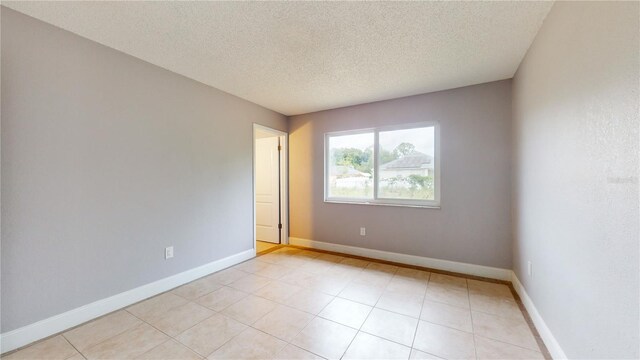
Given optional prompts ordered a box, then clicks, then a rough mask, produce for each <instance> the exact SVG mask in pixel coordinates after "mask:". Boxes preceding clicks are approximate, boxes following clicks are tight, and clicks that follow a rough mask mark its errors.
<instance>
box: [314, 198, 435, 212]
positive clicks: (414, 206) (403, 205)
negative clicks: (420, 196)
mask: <svg viewBox="0 0 640 360" xmlns="http://www.w3.org/2000/svg"><path fill="white" fill-rule="evenodd" d="M324 202H325V203H328V204H349V205H373V206H391V207H407V208H418V209H436V210H439V209H440V205H426V204H424V205H421V204H399V203H384V202H370V201H347V200H335V199H325V200H324Z"/></svg>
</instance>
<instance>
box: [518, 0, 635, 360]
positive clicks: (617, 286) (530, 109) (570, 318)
mask: <svg viewBox="0 0 640 360" xmlns="http://www.w3.org/2000/svg"><path fill="white" fill-rule="evenodd" d="M638 6H639V4H638V2H627V3H622V2H604V3H595V2H594V3H583V2H579V3H565V2H557V3H556V4H555V5H554V7H553V8H552V10H551V12H550V13H549V15H548V17H547V19H546V20H545V23H544V25H543V26H542V29H541V30H540V32H539V33H538V35H537V38H536V40H535V42H534V43H533V45H532V46H531V48H530V49H529V52H528V54H527V55H526V57H525V60H524V62H523V63H522V64H521V65H520V68H519V70H518V72H517V73H516V76H515V79H514V82H513V92H514V100H513V114H514V145H515V146H514V154H515V155H514V166H515V169H514V173H515V176H514V195H513V200H514V225H515V226H514V231H515V233H514V238H515V243H514V267H515V272H516V274H517V276H518V278H519V279H520V280H521V281H522V282H523V284H524V287H525V288H526V291H527V292H528V294H529V295H530V297H531V298H532V300H533V302H534V303H535V305H536V307H537V309H538V311H539V312H540V314H541V315H542V317H543V318H544V320H545V322H546V323H547V325H548V326H549V328H550V329H551V331H552V332H553V334H554V335H555V337H556V339H557V340H558V341H559V343H560V345H561V347H562V348H563V349H564V351H565V352H566V355H567V356H569V357H570V358H574V359H579V358H582V359H583V358H638V357H639V356H640V354H639V353H638V347H639V346H640V344H638V338H639V335H640V334H639V330H638V318H639V314H638V304H639V299H638V293H639V289H638V281H639V279H638V273H639V269H638V261H639V258H638V252H639V249H638V241H639V239H638V232H639V230H640V229H639V226H638V219H639V216H640V215H639V213H638V171H639V168H638V152H639V149H638V142H639V138H638V127H639V125H640V123H639V121H638V111H639V109H638V90H639V89H638V79H639V76H640V74H639V73H638V71H639V70H638V69H639V66H640V63H639V60H638V53H639V48H638V46H639V40H640V39H639V38H638V33H639V30H640V29H639V24H638V14H639V10H640V9H639V8H638ZM527 261H531V262H532V265H533V266H532V270H533V271H532V276H531V277H529V276H528V275H527V270H526V268H527Z"/></svg>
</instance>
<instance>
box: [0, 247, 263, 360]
mask: <svg viewBox="0 0 640 360" xmlns="http://www.w3.org/2000/svg"><path fill="white" fill-rule="evenodd" d="M255 256H256V252H255V249H250V250H247V251H243V252H241V253H238V254H235V255H231V256H229V257H226V258H224V259H220V260H216V261H213V262H210V263H208V264H205V265H202V266H199V267H197V268H194V269H191V270H187V271H184V272H181V273H179V274H176V275H173V276H169V277H167V278H164V279H161V280H158V281H155V282H152V283H150V284H147V285H143V286H140V287H137V288H135V289H131V290H129V291H125V292H123V293H120V294H117V295H114V296H111V297H108V298H106V299H102V300H98V301H96V302H92V303H90V304H87V305H84V306H81V307H79V308H75V309H73V310H70V311H67V312H65V313H62V314H58V315H55V316H52V317H50V318H47V319H44V320H41V321H38V322H36V323H33V324H30V325H27V326H23V327H21V328H18V329H15V330H12V331H9V332H7V333H4V334H0V353H5V352H7V351H11V350H14V349H17V348H19V347H22V346H25V345H27V344H30V343H32V342H34V341H37V340H40V339H44V338H46V337H47V336H51V335H53V334H56V333H59V332H62V331H64V330H66V329H69V328H72V327H74V326H77V325H80V324H82V323H84V322H87V321H89V320H92V319H95V318H97V317H100V316H102V315H105V314H108V313H110V312H113V311H115V310H118V309H121V308H124V307H126V306H129V305H131V304H134V303H136V302H138V301H141V300H144V299H146V298H149V297H151V296H154V295H157V294H160V293H162V292H165V291H167V290H171V289H173V288H175V287H177V286H180V285H182V284H186V283H188V282H191V281H193V280H196V279H198V278H201V277H203V276H206V275H209V274H211V273H214V272H216V271H220V270H222V269H225V268H228V267H229V266H233V265H235V264H238V263H241V262H243V261H245V260H248V259H251V258H253V257H255Z"/></svg>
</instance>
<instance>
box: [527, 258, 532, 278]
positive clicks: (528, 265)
mask: <svg viewBox="0 0 640 360" xmlns="http://www.w3.org/2000/svg"><path fill="white" fill-rule="evenodd" d="M527 274H529V276H531V261H527Z"/></svg>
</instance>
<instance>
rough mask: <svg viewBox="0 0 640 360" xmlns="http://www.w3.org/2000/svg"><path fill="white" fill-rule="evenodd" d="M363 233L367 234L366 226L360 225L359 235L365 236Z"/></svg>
mask: <svg viewBox="0 0 640 360" xmlns="http://www.w3.org/2000/svg"><path fill="white" fill-rule="evenodd" d="M365 235H367V229H366V228H363V227H361V228H360V236H365Z"/></svg>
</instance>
